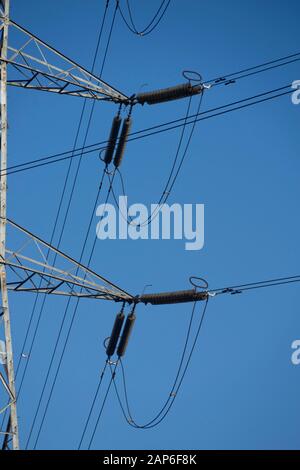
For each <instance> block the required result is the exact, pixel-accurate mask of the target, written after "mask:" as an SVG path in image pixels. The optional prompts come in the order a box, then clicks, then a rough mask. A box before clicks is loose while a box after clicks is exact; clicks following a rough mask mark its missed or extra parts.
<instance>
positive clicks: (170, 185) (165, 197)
mask: <svg viewBox="0 0 300 470" xmlns="http://www.w3.org/2000/svg"><path fill="white" fill-rule="evenodd" d="M202 100H203V93H202V94H201V96H200V99H199V104H198V108H197V113H196V114H195V116H198V115H199V112H200V108H201V105H202ZM191 101H192V97H190V99H189V103H188V107H187V112H186V117H185V122H184V125H183V127H182V132H181V135H180V139H179V142H178V146H177V150H176V153H175V158H174V160H173V165H172V168H171V171H170V173H169V177H168V180H167V182H166V184H165V186H164V189H163V191H162V194H161V196H160V198H159V201H158V202H157V205H156V208H155V209H154V211H153V212H152V213H151V214H150V216H149V217H148V218H147V219H146V220H145V221H142V222H140V223H139V224H138V226H139V227H144V226H147V225H149V224H150V223H151V221H152V220H154V219H155V218H156V217H157V215H158V214H159V211H160V209H161V207H162V205H163V204H165V203H166V202H167V200H168V199H169V197H170V195H171V192H172V189H173V187H174V185H175V182H176V180H177V178H178V176H179V173H180V170H181V168H182V165H183V163H184V160H185V158H186V156H187V152H188V149H189V147H190V144H191V140H192V137H193V134H194V131H195V127H196V121H194V123H193V126H192V129H191V131H190V135H189V137H188V139H187V143H186V146H185V149H184V151H183V154H182V157H181V159H180V162H179V165H178V168H177V170H176V173H175V176H174V177H173V179H172V176H173V174H174V171H175V168H176V163H177V160H178V157H179V153H180V149H181V146H182V142H183V138H184V134H185V129H186V124H187V120H188V118H189V112H190V107H191ZM118 173H119V175H120V179H121V185H122V189H123V195H125V189H124V181H123V177H122V174H121V172H120V171H119V170H118ZM112 194H113V198H114V201H115V204H116V206H117V208H118V210H119V212H120V214H121V216H122V217H123V219H124V220H125V221H126V222H127V224H128V225H135V224H132V219H128V217H126V216H125V215H124V214H123V213H122V211H121V210H120V208H119V203H118V201H117V198H116V195H115V192H114V190H113V189H112Z"/></svg>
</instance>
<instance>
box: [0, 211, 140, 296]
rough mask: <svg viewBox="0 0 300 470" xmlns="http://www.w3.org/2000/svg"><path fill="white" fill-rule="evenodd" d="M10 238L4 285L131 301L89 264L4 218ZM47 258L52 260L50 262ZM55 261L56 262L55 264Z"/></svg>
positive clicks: (15, 289)
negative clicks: (11, 243) (10, 245)
mask: <svg viewBox="0 0 300 470" xmlns="http://www.w3.org/2000/svg"><path fill="white" fill-rule="evenodd" d="M7 228H8V231H9V237H10V240H17V242H15V243H18V246H19V248H17V249H15V250H11V249H8V248H7V249H6V256H5V259H1V257H0V264H4V265H5V266H6V268H7V275H8V280H7V288H8V289H9V290H13V291H16V292H31V293H41V294H54V295H62V296H70V297H79V298H83V297H84V298H91V299H104V300H114V301H127V302H131V301H132V300H133V297H132V296H131V295H130V294H128V293H127V292H125V291H124V290H122V289H120V288H119V287H118V286H116V285H115V284H113V283H112V282H110V281H109V280H107V279H105V278H104V277H103V276H100V275H99V274H97V273H95V272H94V271H92V270H91V269H89V268H88V267H86V266H84V265H83V264H81V263H78V262H77V261H76V260H74V259H73V258H71V257H70V256H68V255H66V254H65V253H63V252H62V251H60V250H58V249H57V248H55V247H53V246H52V245H50V244H49V243H47V242H45V241H44V240H42V239H41V238H39V237H37V236H36V235H33V234H32V233H31V232H29V231H28V230H26V229H24V228H23V227H21V226H20V225H18V224H16V223H15V222H13V221H11V220H9V219H7ZM50 260H51V261H52V264H50ZM54 264H55V266H54Z"/></svg>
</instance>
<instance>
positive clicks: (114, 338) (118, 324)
mask: <svg viewBox="0 0 300 470" xmlns="http://www.w3.org/2000/svg"><path fill="white" fill-rule="evenodd" d="M124 319H125V315H124V313H123V312H120V313H118V315H117V316H116V319H115V323H114V326H113V329H112V332H111V335H110V338H109V342H108V345H107V348H106V354H107V356H108V357H111V356H113V355H114V353H115V350H116V347H117V343H118V340H119V336H120V333H121V329H122V326H123V323H124Z"/></svg>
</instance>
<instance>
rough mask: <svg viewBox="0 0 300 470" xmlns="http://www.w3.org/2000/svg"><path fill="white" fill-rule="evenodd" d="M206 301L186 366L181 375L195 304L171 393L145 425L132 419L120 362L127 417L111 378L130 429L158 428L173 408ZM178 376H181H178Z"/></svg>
mask: <svg viewBox="0 0 300 470" xmlns="http://www.w3.org/2000/svg"><path fill="white" fill-rule="evenodd" d="M208 301H209V298H207V300H206V302H205V304H204V308H203V311H202V314H201V316H200V321H199V325H198V328H197V331H196V334H195V337H194V341H193V343H192V346H191V349H190V352H189V355H188V358H187V361H186V364H185V366H184V368H183V371H182V374H181V370H182V367H183V363H184V359H185V356H186V351H187V346H188V343H189V339H190V334H191V327H192V323H193V318H194V312H195V307H196V302H195V303H194V305H193V308H192V313H191V318H190V322H189V327H188V332H187V336H186V340H185V345H184V349H183V353H182V356H181V360H180V363H179V367H178V370H177V374H176V377H175V380H174V383H173V386H172V388H171V391H170V393H169V396H168V398H167V400H166V402H165V403H164V405H163V406H162V408H161V409H160V411H159V412H158V413H157V414H156V416H155V417H154V418H153V419H151V420H150V421H148V422H147V423H146V424H138V423H137V422H136V421H135V420H134V419H133V417H132V412H131V409H130V405H129V399H128V391H127V384H126V377H125V371H124V367H123V363H122V362H121V367H122V378H123V388H124V394H125V402H126V409H127V413H128V416H127V415H126V411H125V407H124V405H123V403H122V400H121V396H120V393H119V390H118V386H117V383H116V381H115V378H114V377H113V381H114V387H115V391H116V395H117V399H118V402H119V405H120V407H121V411H122V414H123V416H124V418H125V419H126V421H127V423H128V424H129V425H130V426H131V427H134V428H138V429H152V428H154V427H156V426H158V425H159V424H160V423H161V422H162V421H163V420H164V419H165V418H166V417H167V415H168V414H169V412H170V411H171V408H172V406H173V404H174V402H175V400H176V397H177V395H178V392H179V391H180V388H181V386H182V383H183V381H184V378H185V376H186V373H187V371H188V368H189V366H190V363H191V359H192V356H193V353H194V350H195V347H196V344H197V341H198V338H199V335H200V332H201V329H202V327H203V322H204V318H205V314H206V310H207V305H208ZM180 374H181V376H180Z"/></svg>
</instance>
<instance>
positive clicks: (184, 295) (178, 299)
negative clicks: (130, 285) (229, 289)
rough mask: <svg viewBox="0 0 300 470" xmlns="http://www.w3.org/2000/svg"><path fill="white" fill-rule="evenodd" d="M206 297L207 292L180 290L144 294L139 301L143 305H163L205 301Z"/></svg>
mask: <svg viewBox="0 0 300 470" xmlns="http://www.w3.org/2000/svg"><path fill="white" fill-rule="evenodd" d="M207 296H208V293H207V292H197V291H195V290H180V291H176V292H161V293H159V294H144V295H141V297H140V298H139V300H140V302H142V303H144V304H152V305H163V304H178V303H185V302H196V301H199V300H206V299H207Z"/></svg>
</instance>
